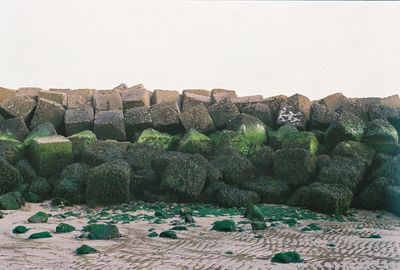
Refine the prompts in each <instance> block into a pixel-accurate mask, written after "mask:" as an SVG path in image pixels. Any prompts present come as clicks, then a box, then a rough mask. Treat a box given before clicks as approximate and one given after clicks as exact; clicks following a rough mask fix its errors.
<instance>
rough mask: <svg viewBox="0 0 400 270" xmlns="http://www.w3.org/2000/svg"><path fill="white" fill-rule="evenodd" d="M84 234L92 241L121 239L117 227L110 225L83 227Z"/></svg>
mask: <svg viewBox="0 0 400 270" xmlns="http://www.w3.org/2000/svg"><path fill="white" fill-rule="evenodd" d="M83 232H85V233H88V235H87V238H88V239H90V240H108V239H114V238H119V237H121V234H120V233H119V230H118V228H117V226H115V225H108V224H90V225H87V226H85V227H83ZM85 236H86V235H85ZM85 236H84V237H85Z"/></svg>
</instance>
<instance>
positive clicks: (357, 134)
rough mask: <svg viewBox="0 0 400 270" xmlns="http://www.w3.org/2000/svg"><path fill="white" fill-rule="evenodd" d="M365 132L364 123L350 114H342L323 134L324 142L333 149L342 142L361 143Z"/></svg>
mask: <svg viewBox="0 0 400 270" xmlns="http://www.w3.org/2000/svg"><path fill="white" fill-rule="evenodd" d="M364 132H365V123H364V122H363V121H362V120H361V119H360V118H359V117H357V116H355V115H354V114H352V113H344V114H342V115H341V117H340V118H338V119H337V120H336V121H335V122H333V123H332V124H331V125H330V126H329V128H328V129H327V130H326V132H325V137H324V141H325V143H326V145H327V146H328V148H330V149H333V148H334V147H335V146H336V145H337V144H338V143H340V142H342V141H348V140H352V141H361V140H362V138H363V136H364Z"/></svg>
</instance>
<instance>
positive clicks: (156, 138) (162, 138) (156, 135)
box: [138, 128, 173, 150]
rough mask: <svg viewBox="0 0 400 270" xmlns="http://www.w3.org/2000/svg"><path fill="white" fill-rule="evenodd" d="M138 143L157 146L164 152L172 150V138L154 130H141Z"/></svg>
mask: <svg viewBox="0 0 400 270" xmlns="http://www.w3.org/2000/svg"><path fill="white" fill-rule="evenodd" d="M138 143H144V144H147V145H153V146H158V147H161V148H163V149H165V150H169V149H171V148H172V144H173V136H172V135H169V134H168V133H163V132H159V131H157V130H155V129H152V128H148V129H145V130H143V132H142V134H141V135H140V137H139V139H138Z"/></svg>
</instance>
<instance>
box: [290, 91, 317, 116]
mask: <svg viewBox="0 0 400 270" xmlns="http://www.w3.org/2000/svg"><path fill="white" fill-rule="evenodd" d="M287 104H288V105H290V106H292V107H295V108H297V109H299V110H300V111H301V112H302V113H303V114H305V115H306V118H307V120H308V119H309V117H310V107H311V104H312V103H311V101H310V99H309V98H308V97H306V96H303V95H301V94H294V95H293V96H290V97H288V98H287Z"/></svg>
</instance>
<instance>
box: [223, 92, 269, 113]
mask: <svg viewBox="0 0 400 270" xmlns="http://www.w3.org/2000/svg"><path fill="white" fill-rule="evenodd" d="M230 100H231V101H232V102H233V104H235V106H236V107H237V108H238V110H239V111H240V110H241V109H242V108H244V107H246V106H248V105H251V104H255V103H259V102H261V101H262V100H263V96H262V95H255V96H245V97H231V98H230Z"/></svg>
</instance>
